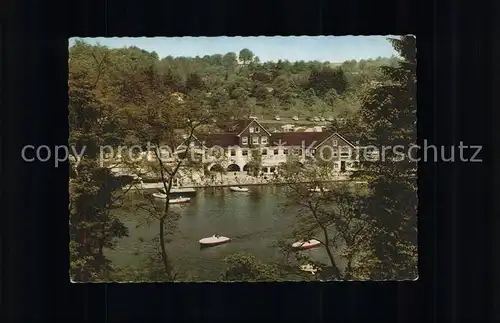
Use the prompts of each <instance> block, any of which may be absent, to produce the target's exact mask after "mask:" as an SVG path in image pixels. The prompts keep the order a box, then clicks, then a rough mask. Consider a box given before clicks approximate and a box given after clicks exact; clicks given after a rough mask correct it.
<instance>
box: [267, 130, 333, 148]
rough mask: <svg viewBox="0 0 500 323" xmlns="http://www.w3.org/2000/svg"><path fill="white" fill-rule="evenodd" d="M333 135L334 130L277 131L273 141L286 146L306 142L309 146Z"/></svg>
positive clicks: (299, 144) (272, 138)
mask: <svg viewBox="0 0 500 323" xmlns="http://www.w3.org/2000/svg"><path fill="white" fill-rule="evenodd" d="M331 135H333V132H277V133H273V135H272V137H271V142H272V143H274V144H278V143H279V142H280V140H281V144H282V145H284V146H301V145H302V144H304V145H305V146H307V147H309V146H310V145H311V144H313V143H315V145H317V144H319V143H321V142H323V141H324V140H326V139H327V138H328V137H330V136H331Z"/></svg>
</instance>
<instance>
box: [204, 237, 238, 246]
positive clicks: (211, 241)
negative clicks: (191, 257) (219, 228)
mask: <svg viewBox="0 0 500 323" xmlns="http://www.w3.org/2000/svg"><path fill="white" fill-rule="evenodd" d="M229 241H231V239H229V238H228V237H223V236H219V235H216V234H214V235H213V236H211V237H209V238H203V239H201V240H200V245H201V246H205V247H208V246H217V245H220V244H223V243H227V242H229Z"/></svg>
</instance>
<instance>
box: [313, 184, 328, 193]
mask: <svg viewBox="0 0 500 323" xmlns="http://www.w3.org/2000/svg"><path fill="white" fill-rule="evenodd" d="M329 191H330V190H329V189H327V188H320V187H317V186H316V187H315V188H310V189H309V192H313V193H320V192H329Z"/></svg>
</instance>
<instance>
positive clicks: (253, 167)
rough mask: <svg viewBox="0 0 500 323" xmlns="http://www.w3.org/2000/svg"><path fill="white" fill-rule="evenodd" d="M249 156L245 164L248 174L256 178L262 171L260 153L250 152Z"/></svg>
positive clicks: (256, 150)
mask: <svg viewBox="0 0 500 323" xmlns="http://www.w3.org/2000/svg"><path fill="white" fill-rule="evenodd" d="M250 153H251V156H250V160H249V161H248V163H247V166H248V172H249V173H250V174H252V175H253V176H258V175H259V174H260V171H261V169H262V151H261V150H260V149H257V148H255V149H252V150H250Z"/></svg>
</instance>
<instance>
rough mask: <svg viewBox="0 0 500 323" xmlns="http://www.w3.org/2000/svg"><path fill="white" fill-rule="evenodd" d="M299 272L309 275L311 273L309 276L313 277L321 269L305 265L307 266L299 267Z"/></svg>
mask: <svg viewBox="0 0 500 323" xmlns="http://www.w3.org/2000/svg"><path fill="white" fill-rule="evenodd" d="M300 270H302V271H306V272H309V273H311V274H313V275H314V274H315V273H317V272H318V271H320V270H321V268H318V267H316V266H314V265H312V264H307V265H302V266H300Z"/></svg>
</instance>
